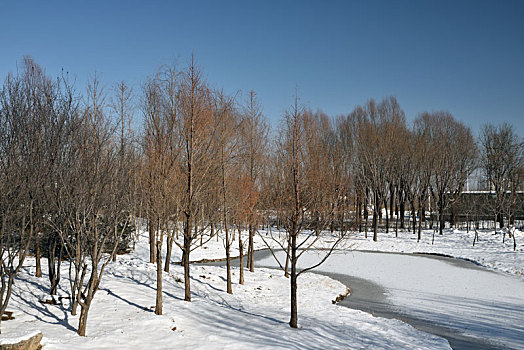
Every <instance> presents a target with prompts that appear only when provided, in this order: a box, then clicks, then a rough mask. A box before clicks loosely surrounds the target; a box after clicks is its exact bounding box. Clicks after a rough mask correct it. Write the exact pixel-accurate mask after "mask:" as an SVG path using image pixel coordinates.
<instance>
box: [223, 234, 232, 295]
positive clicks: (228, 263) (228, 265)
mask: <svg viewBox="0 0 524 350" xmlns="http://www.w3.org/2000/svg"><path fill="white" fill-rule="evenodd" d="M224 229H225V232H226V275H227V276H226V287H227V293H228V294H233V290H232V288H231V257H230V253H229V247H230V243H229V230H228V228H227V225H226V226H225V227H224Z"/></svg>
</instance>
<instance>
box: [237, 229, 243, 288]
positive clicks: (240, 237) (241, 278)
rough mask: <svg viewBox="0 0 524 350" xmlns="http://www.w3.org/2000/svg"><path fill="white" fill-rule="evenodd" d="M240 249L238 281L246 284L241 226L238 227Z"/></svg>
mask: <svg viewBox="0 0 524 350" xmlns="http://www.w3.org/2000/svg"><path fill="white" fill-rule="evenodd" d="M238 250H239V252H240V259H239V260H240V261H239V262H240V278H239V281H238V283H240V284H244V246H243V243H242V234H241V233H240V226H239V227H238Z"/></svg>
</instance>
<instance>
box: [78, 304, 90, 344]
mask: <svg viewBox="0 0 524 350" xmlns="http://www.w3.org/2000/svg"><path fill="white" fill-rule="evenodd" d="M87 312H88V307H87V306H84V305H82V307H81V308H80V318H79V321H78V331H77V333H78V335H79V336H81V337H85V336H86V326H87Z"/></svg>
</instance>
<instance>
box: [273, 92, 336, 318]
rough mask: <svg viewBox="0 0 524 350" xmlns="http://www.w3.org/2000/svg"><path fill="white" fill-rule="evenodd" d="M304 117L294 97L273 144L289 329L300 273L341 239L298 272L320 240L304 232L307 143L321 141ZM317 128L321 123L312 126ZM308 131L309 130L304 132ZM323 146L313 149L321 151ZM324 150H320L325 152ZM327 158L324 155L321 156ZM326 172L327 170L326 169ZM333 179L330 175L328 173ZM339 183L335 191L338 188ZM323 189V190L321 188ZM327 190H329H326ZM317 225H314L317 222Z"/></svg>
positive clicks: (294, 315)
mask: <svg viewBox="0 0 524 350" xmlns="http://www.w3.org/2000/svg"><path fill="white" fill-rule="evenodd" d="M307 115H308V114H306V113H304V111H303V109H302V108H301V107H300V105H299V104H298V97H297V96H296V97H295V101H294V104H293V105H292V107H291V108H290V109H289V111H288V112H286V114H285V115H284V120H283V125H282V128H281V134H280V138H279V140H278V143H277V148H276V152H277V154H276V156H275V159H276V160H277V163H280V164H279V165H278V168H277V169H276V170H275V171H276V174H275V175H276V180H277V181H278V183H280V184H281V187H280V188H279V190H278V192H276V195H275V197H276V198H275V199H276V208H278V210H279V211H280V213H279V216H280V217H282V218H283V224H284V228H285V230H286V235H285V237H284V238H283V240H278V239H275V241H276V242H277V243H278V244H280V246H281V248H282V249H283V250H285V251H286V252H287V254H286V267H284V264H282V263H281V262H280V261H278V259H277V262H278V263H279V265H280V266H281V267H282V268H283V269H284V270H285V271H287V263H289V267H290V273H289V277H290V284H291V318H290V321H289V325H290V326H291V327H292V328H297V326H298V312H297V278H298V277H299V276H300V275H301V274H302V273H304V272H306V271H310V270H312V269H314V268H316V267H318V266H320V265H321V264H322V263H323V262H324V261H325V260H326V259H327V258H328V257H329V255H330V254H331V253H332V252H333V250H334V249H335V248H336V247H337V245H338V244H339V243H340V241H341V240H342V239H343V238H344V232H340V233H339V236H338V237H337V238H336V239H335V242H334V243H333V244H332V245H331V247H330V248H329V249H328V250H327V251H325V254H324V256H323V257H321V258H320V259H319V261H318V263H316V264H313V265H312V266H309V267H306V268H304V269H301V270H298V268H297V263H298V260H299V258H300V257H301V256H302V255H303V254H304V253H305V252H307V251H308V250H310V249H312V248H313V247H314V244H315V243H316V242H317V241H318V240H319V239H320V237H321V236H320V235H316V234H315V232H314V231H305V230H304V229H305V228H306V226H307V225H308V223H311V221H312V220H311V218H312V215H311V212H310V211H309V210H310V204H311V202H310V201H311V198H315V195H313V194H311V193H310V191H311V190H312V189H315V188H318V187H313V186H312V183H311V181H308V180H307V177H306V169H307V167H308V164H311V162H310V160H311V159H312V157H313V152H311V151H312V150H311V149H309V150H308V147H307V146H308V145H309V144H317V145H322V142H318V143H317V142H316V141H317V140H314V139H313V138H315V137H318V136H319V133H314V132H313V130H314V128H315V126H313V125H312V123H308V122H309V120H307ZM314 125H316V126H321V123H318V124H316V123H315V124H314ZM307 129H309V130H307ZM322 148H323V147H319V148H317V149H315V152H316V151H319V152H321V151H322ZM326 149H327V148H324V150H326ZM325 155H326V157H328V154H325ZM326 171H330V169H329V168H328V169H326ZM332 176H333V174H332ZM342 186H343V184H342V183H340V184H339V186H338V189H340V188H342ZM324 190H325V189H324ZM328 191H329V190H328ZM329 195H330V196H331V199H328V200H327V202H328V203H335V205H336V203H338V201H337V198H338V197H339V193H338V191H337V190H335V191H333V192H331V193H330V194H329ZM336 209H337V208H336V207H335V208H333V207H332V206H331V205H328V206H327V210H328V212H327V213H324V215H323V217H324V218H329V219H331V218H332V215H331V213H332V212H334V211H335V210H336ZM329 219H328V220H325V222H324V225H323V226H324V227H326V225H327V224H328V223H329ZM317 224H318V223H317Z"/></svg>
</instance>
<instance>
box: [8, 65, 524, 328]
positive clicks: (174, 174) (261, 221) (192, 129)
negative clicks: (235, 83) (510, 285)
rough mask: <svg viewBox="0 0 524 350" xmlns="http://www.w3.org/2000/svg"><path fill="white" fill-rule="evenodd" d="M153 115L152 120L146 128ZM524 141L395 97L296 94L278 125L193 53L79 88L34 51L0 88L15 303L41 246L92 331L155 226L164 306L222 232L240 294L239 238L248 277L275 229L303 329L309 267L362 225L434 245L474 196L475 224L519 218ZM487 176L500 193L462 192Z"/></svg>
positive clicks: (468, 209)
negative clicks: (112, 279)
mask: <svg viewBox="0 0 524 350" xmlns="http://www.w3.org/2000/svg"><path fill="white" fill-rule="evenodd" d="M138 111H139V112H138ZM138 114H139V115H140V117H141V119H142V120H143V124H142V126H141V127H140V128H138V130H133V129H132V128H131V123H132V119H133V116H136V115H138ZM523 149H524V146H523V143H522V140H521V139H520V138H519V137H518V135H516V133H515V131H514V130H513V128H512V127H511V126H510V125H508V124H502V125H500V126H492V125H487V126H485V127H484V128H483V129H482V133H481V136H480V138H479V140H478V141H476V140H475V138H474V137H473V135H472V133H471V130H470V128H469V127H467V126H466V125H464V124H462V123H461V122H459V121H458V120H456V119H455V118H454V117H453V116H452V115H451V114H450V113H448V112H445V111H439V112H432V113H428V112H424V113H421V114H420V115H419V116H418V117H417V118H416V119H415V121H414V122H413V123H412V125H408V124H407V122H406V117H405V114H404V111H403V110H402V108H401V107H400V105H399V104H398V102H397V100H396V99H395V98H394V97H387V98H384V99H383V100H382V101H380V102H376V101H375V100H373V99H370V100H369V101H368V102H366V103H365V104H364V105H362V106H357V107H355V109H354V110H353V111H352V112H351V113H349V114H347V115H343V116H338V117H336V118H331V117H329V116H327V115H326V114H324V113H322V112H321V111H319V112H313V111H311V110H309V109H306V108H304V106H302V105H301V104H300V100H299V97H298V94H296V95H295V99H294V101H293V103H292V104H291V106H290V107H289V109H288V110H287V111H286V112H285V114H284V116H283V118H282V120H281V123H280V124H279V125H278V126H277V127H276V128H274V130H273V132H271V130H270V125H269V123H268V121H267V120H266V118H265V117H264V115H263V113H262V107H261V105H260V103H259V101H258V100H257V96H256V93H255V92H253V91H251V92H249V93H248V94H247V97H246V98H244V99H240V98H236V97H232V96H228V95H226V94H225V93H224V92H223V91H222V90H218V89H214V88H212V87H211V86H210V85H209V84H208V83H207V82H206V80H205V79H204V75H203V73H202V71H201V69H200V68H199V67H198V65H197V64H196V63H195V61H194V59H193V58H192V59H191V61H190V62H189V63H188V64H187V65H185V66H183V67H179V66H177V65H166V66H163V67H161V68H160V69H159V70H158V71H157V72H155V73H154V74H152V75H151V76H150V77H148V78H147V80H146V81H145V82H144V83H143V84H142V86H141V87H140V88H138V89H137V90H136V91H133V89H132V88H131V87H129V86H128V85H126V83H125V82H120V83H118V84H115V85H114V86H113V87H112V88H111V89H109V90H106V88H105V87H104V86H103V85H102V83H101V82H100V80H99V77H98V76H97V75H96V74H95V75H94V76H93V77H92V79H91V80H90V82H89V84H88V87H87V89H86V93H85V94H80V93H78V92H77V91H76V90H75V89H74V87H73V86H72V84H71V83H70V81H69V79H68V76H67V74H65V75H63V76H60V77H58V78H57V79H51V78H50V77H48V76H47V75H46V74H45V72H44V70H43V68H41V67H40V66H39V65H38V64H36V63H35V62H34V61H33V60H32V59H31V58H29V57H26V58H24V60H23V64H22V67H21V69H20V71H19V72H17V73H16V74H9V75H8V76H7V77H6V79H5V80H4V83H3V85H2V86H1V89H0V240H1V251H0V254H1V258H2V265H1V270H0V272H1V278H2V287H1V289H0V314H2V313H3V312H4V311H5V309H6V307H7V305H8V302H9V298H10V295H11V291H12V286H13V282H14V278H15V276H16V274H17V273H18V272H19V271H20V269H21V266H22V264H23V262H24V259H25V257H26V256H27V255H28V254H30V253H31V254H34V255H35V257H36V264H37V265H36V275H37V276H41V275H42V273H41V265H40V261H41V257H42V256H43V257H45V258H47V259H46V260H47V264H48V276H49V286H50V289H49V290H50V295H51V298H52V299H51V300H52V301H53V302H56V301H55V297H54V296H55V295H56V294H57V287H58V285H59V282H60V269H61V266H62V262H66V263H68V264H69V281H68V282H69V289H70V297H71V313H72V314H73V315H75V314H76V313H77V308H78V306H80V318H79V326H78V334H80V335H85V334H86V324H87V315H88V312H89V309H90V306H91V303H92V301H93V298H94V296H95V294H96V292H97V291H98V289H99V287H100V283H101V280H102V277H103V274H104V270H105V268H106V266H107V265H108V264H109V263H111V261H113V260H116V259H117V252H124V251H126V250H127V249H129V248H130V247H131V245H132V244H133V242H134V241H136V239H137V235H138V234H139V232H140V231H139V228H140V227H141V226H146V225H147V230H146V231H147V232H148V234H149V245H150V262H151V263H154V264H156V269H157V286H156V290H157V294H156V306H155V313H156V314H162V274H163V272H169V268H170V264H171V255H172V253H173V249H177V248H178V249H180V251H181V253H182V254H181V255H182V261H181V264H182V266H183V270H184V289H185V292H184V299H185V300H186V301H191V285H190V281H191V276H190V268H189V267H190V262H191V257H190V253H191V251H192V250H194V249H195V248H196V247H198V246H202V245H205V244H206V242H207V241H209V240H211V239H221V240H223V241H224V247H225V253H226V257H227V261H226V266H227V272H226V274H227V276H226V290H227V292H228V293H232V283H233V281H232V276H231V252H230V250H231V245H232V244H233V243H234V242H236V244H238V247H239V251H240V261H241V268H240V277H239V281H238V283H240V284H243V283H244V271H243V261H244V252H245V254H247V256H246V257H245V258H246V266H247V268H248V269H249V270H250V271H254V255H253V254H254V246H253V239H254V237H255V235H256V234H257V231H258V230H259V229H260V228H261V227H266V228H268V230H267V231H268V234H267V236H266V235H264V236H265V237H264V236H263V237H262V238H264V239H274V241H275V242H277V243H278V244H279V245H280V247H281V248H282V250H283V251H285V252H286V256H287V258H286V261H285V262H284V263H283V264H282V268H283V269H284V271H285V273H286V275H289V276H290V283H291V293H292V294H291V319H290V325H291V327H297V322H298V321H297V320H298V317H297V307H296V306H297V302H296V290H297V283H296V281H297V277H298V276H299V275H300V274H301V273H302V272H304V271H308V270H310V269H311V268H314V267H316V266H317V265H318V264H320V263H322V262H323V261H324V260H325V258H327V256H328V255H329V254H330V252H331V251H332V250H333V249H334V248H335V247H336V246H337V244H338V243H339V242H340V241H341V240H342V239H343V238H344V237H345V236H346V234H347V233H348V232H350V231H357V230H358V231H364V232H365V236H366V238H367V234H368V230H372V232H373V240H374V241H377V240H378V232H379V228H383V229H384V230H385V231H386V232H389V230H394V232H395V233H396V234H398V232H399V230H403V229H409V230H412V231H413V233H414V234H418V236H417V237H418V239H419V240H420V239H421V231H422V224H423V223H424V225H427V224H428V221H429V224H430V226H431V227H433V226H434V227H435V228H438V230H439V232H440V234H442V233H443V229H444V227H445V225H446V221H449V222H450V223H451V224H454V222H455V220H454V219H453V218H452V215H450V213H454V212H455V211H456V210H459V209H458V208H459V207H460V211H461V213H460V214H467V215H468V220H469V218H470V217H471V218H475V217H477V218H480V215H479V211H480V210H483V211H486V210H487V211H489V213H491V218H492V220H493V221H494V222H497V223H498V224H499V225H500V227H502V226H504V225H512V224H513V222H514V220H515V215H516V214H517V213H522V211H523V205H524V204H523V203H524V201H523V196H520V195H519V191H522V190H523V182H524V150H523ZM474 171H477V172H480V173H481V174H482V178H483V181H484V183H485V184H486V188H485V190H487V191H488V193H489V196H487V197H486V198H485V200H483V203H480V204H479V203H476V202H475V201H471V202H470V203H468V202H464V201H462V202H461V196H462V195H463V192H464V189H465V185H466V183H467V180H468V178H469V177H470V176H471V174H472V173H473V172H474ZM459 203H461V204H460V205H459ZM475 215H477V216H475ZM477 221H478V220H477ZM468 222H469V221H468ZM275 226H276V227H277V228H279V229H281V230H276V231H275V232H274V231H272V230H271V227H275ZM468 229H469V226H468ZM281 233H282V235H281ZM325 234H330V235H332V236H333V237H334V238H335V239H334V240H333V242H334V243H332V244H331V246H330V247H328V249H327V250H326V254H325V255H324V256H323V258H321V259H320V260H319V262H318V264H315V265H313V266H310V267H307V268H305V269H302V270H300V271H299V270H298V269H297V261H298V259H299V258H300V256H301V255H302V253H303V252H304V251H305V250H307V249H310V248H311V247H313V245H314V243H315V242H317V241H318V240H319V238H320V237H322V236H323V235H325ZM244 236H245V237H244ZM164 246H165V247H166V249H165V252H166V254H165V256H162V254H163V251H164V250H163V249H162V247H164Z"/></svg>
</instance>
